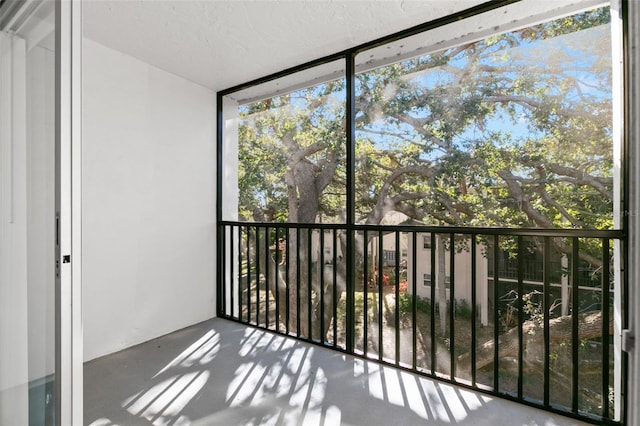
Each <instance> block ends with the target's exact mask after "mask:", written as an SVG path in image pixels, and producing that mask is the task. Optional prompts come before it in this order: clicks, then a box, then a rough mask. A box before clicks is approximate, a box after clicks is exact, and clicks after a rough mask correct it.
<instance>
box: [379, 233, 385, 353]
mask: <svg viewBox="0 0 640 426" xmlns="http://www.w3.org/2000/svg"><path fill="white" fill-rule="evenodd" d="M383 236H384V234H383V233H382V231H378V360H379V361H382V357H383V352H384V350H383V348H384V341H383V340H382V338H383V335H382V322H383V320H384V315H383V313H382V308H383V305H382V296H383V292H382V287H383V285H384V282H383V281H382V278H383V274H382V268H383V263H382V253H384V251H383V245H382V242H383V241H382V239H383Z"/></svg>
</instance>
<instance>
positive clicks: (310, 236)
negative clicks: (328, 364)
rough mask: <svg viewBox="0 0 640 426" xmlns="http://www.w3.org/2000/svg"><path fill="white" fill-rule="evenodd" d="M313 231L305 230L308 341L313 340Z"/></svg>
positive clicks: (310, 229)
mask: <svg viewBox="0 0 640 426" xmlns="http://www.w3.org/2000/svg"><path fill="white" fill-rule="evenodd" d="M312 246H313V229H312V228H307V330H308V334H309V335H308V336H307V338H308V339H309V340H313V324H312V317H313V306H312V303H311V302H312V296H313V283H312V282H311V281H312V279H313V269H312V266H313V252H312Z"/></svg>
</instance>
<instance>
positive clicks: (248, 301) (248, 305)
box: [246, 226, 251, 323]
mask: <svg viewBox="0 0 640 426" xmlns="http://www.w3.org/2000/svg"><path fill="white" fill-rule="evenodd" d="M246 230H247V323H251V228H250V227H249V226H247V227H246Z"/></svg>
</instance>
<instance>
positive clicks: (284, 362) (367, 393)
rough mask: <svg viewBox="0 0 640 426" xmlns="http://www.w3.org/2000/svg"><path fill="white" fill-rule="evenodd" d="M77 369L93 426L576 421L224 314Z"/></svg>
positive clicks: (476, 424) (476, 425)
mask: <svg viewBox="0 0 640 426" xmlns="http://www.w3.org/2000/svg"><path fill="white" fill-rule="evenodd" d="M84 370H85V371H84V373H85V376H84V380H85V386H84V388H85V389H84V392H85V394H84V401H85V408H84V415H85V424H89V425H93V426H106V425H122V426H129V425H131V426H134V425H150V424H153V425H258V424H260V425H262V424H264V425H307V424H309V425H340V424H342V425H366V426H372V425H390V424H396V425H413V424H429V425H445V424H447V425H450V424H458V425H473V426H480V425H542V424H544V425H547V426H552V425H576V424H581V423H579V422H577V421H575V420H573V419H569V418H564V417H562V416H557V415H554V414H550V413H547V412H544V411H541V410H537V409H534V408H530V407H527V406H523V405H520V404H516V403H513V402H509V401H506V400H502V399H496V398H493V397H490V396H487V395H483V394H480V393H477V392H472V391H469V390H466V389H463V388H458V387H456V386H453V385H450V384H447V383H441V382H437V381H434V380H431V379H428V378H424V377H421V376H417V375H414V374H411V373H408V372H405V371H401V370H397V369H394V368H391V367H385V366H381V365H379V364H377V363H375V362H372V361H366V360H362V359H358V358H354V357H351V356H348V355H344V354H342V353H339V352H335V351H332V350H329V349H325V348H321V347H318V346H315V345H309V344H306V343H303V342H299V341H296V340H294V339H291V338H286V337H283V336H280V335H274V334H272V333H269V332H266V331H263V330H258V329H254V328H251V327H246V326H243V325H240V324H237V323H234V322H230V321H226V320H222V319H213V320H210V321H206V322H203V323H200V324H197V325H195V326H192V327H189V328H186V329H184V330H180V331H178V332H175V333H171V334H169V335H167V336H163V337H161V338H158V339H155V340H152V341H149V342H146V343H143V344H141V345H138V346H135V347H132V348H129V349H126V350H124V351H121V352H118V353H115V354H112V355H108V356H106V357H103V358H99V359H96V360H93V361H90V362H88V363H86V364H85V369H84Z"/></svg>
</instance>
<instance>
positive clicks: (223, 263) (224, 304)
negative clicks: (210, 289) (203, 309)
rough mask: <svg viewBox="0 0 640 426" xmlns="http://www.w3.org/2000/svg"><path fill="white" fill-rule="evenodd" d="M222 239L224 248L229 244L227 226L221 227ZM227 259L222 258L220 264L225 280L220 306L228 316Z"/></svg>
mask: <svg viewBox="0 0 640 426" xmlns="http://www.w3.org/2000/svg"><path fill="white" fill-rule="evenodd" d="M220 233H221V235H220V239H221V241H222V246H223V247H224V246H225V245H226V244H227V227H226V226H221V227H220ZM227 262H228V260H227V257H226V256H224V257H222V261H221V262H219V264H220V268H221V269H222V270H221V271H220V276H221V277H222V280H223V283H222V284H223V285H222V286H221V287H220V290H221V291H220V298H221V299H222V300H221V302H222V303H220V305H221V306H222V312H224V314H225V315H228V311H227Z"/></svg>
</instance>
